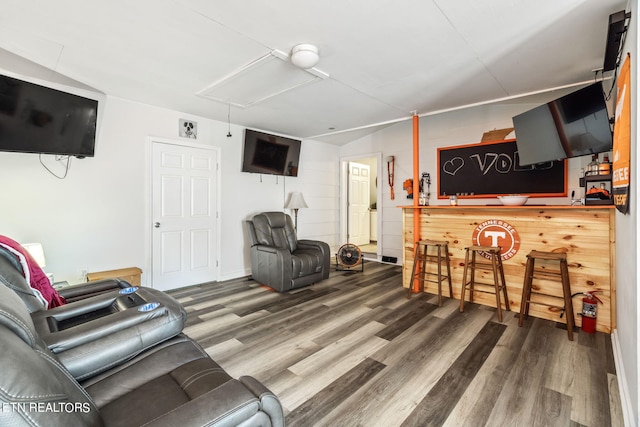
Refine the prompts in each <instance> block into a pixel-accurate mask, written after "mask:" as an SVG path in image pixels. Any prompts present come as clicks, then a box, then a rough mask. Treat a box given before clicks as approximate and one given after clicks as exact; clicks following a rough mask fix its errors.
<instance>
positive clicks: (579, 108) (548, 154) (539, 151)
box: [513, 82, 613, 166]
mask: <svg viewBox="0 0 640 427" xmlns="http://www.w3.org/2000/svg"><path fill="white" fill-rule="evenodd" d="M513 126H514V128H515V133H516V144H517V147H518V156H519V158H520V165H521V166H525V165H532V164H537V163H544V162H549V161H553V160H559V159H565V158H569V157H578V156H584V155H588V154H597V153H602V152H606V151H611V149H612V148H613V135H612V132H611V125H610V123H609V114H608V111H607V104H606V101H605V97H604V93H603V88H602V83H601V82H597V83H594V84H591V85H589V86H586V87H584V88H582V89H580V90H577V91H575V92H572V93H570V94H568V95H565V96H563V97H560V98H558V99H556V100H553V101H551V102H548V103H546V104H543V105H541V106H539V107H536V108H534V109H532V110H529V111H526V112H524V113H522V114H519V115H517V116H514V117H513Z"/></svg>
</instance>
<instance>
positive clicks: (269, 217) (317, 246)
mask: <svg viewBox="0 0 640 427" xmlns="http://www.w3.org/2000/svg"><path fill="white" fill-rule="evenodd" d="M246 224H247V229H248V234H249V241H250V243H251V249H250V252H251V275H252V276H253V279H254V280H255V281H256V282H258V283H261V284H263V285H267V286H269V287H271V288H273V289H275V290H276V291H278V292H286V291H288V290H291V289H294V288H299V287H301V286H306V285H310V284H312V283H317V282H319V281H321V280H323V279H326V278H328V277H329V264H330V259H331V255H330V253H329V251H330V249H329V245H328V244H326V243H325V242H321V241H318V240H306V239H301V240H298V238H297V236H296V230H295V227H294V226H293V221H292V220H291V217H290V216H289V215H287V214H285V213H283V212H264V213H261V214H258V215H255V216H254V217H253V218H252V219H251V220H249V221H246Z"/></svg>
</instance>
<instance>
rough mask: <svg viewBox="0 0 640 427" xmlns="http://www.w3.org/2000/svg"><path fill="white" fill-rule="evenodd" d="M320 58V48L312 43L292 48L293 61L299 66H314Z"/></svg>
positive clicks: (305, 67) (303, 67)
mask: <svg viewBox="0 0 640 427" xmlns="http://www.w3.org/2000/svg"><path fill="white" fill-rule="evenodd" d="M319 60H320V56H319V55H318V48H317V47H316V46H314V45H312V44H299V45H297V46H294V47H293V49H291V63H292V64H293V65H295V66H296V67H298V68H302V69H304V70H306V69H307V68H312V67H313V66H315V65H316V64H317V63H318V61H319Z"/></svg>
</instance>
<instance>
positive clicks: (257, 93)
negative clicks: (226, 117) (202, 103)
mask: <svg viewBox="0 0 640 427" xmlns="http://www.w3.org/2000/svg"><path fill="white" fill-rule="evenodd" d="M328 77H329V75H328V74H326V73H324V72H322V71H320V70H318V69H317V68H309V69H306V70H303V69H300V68H297V67H295V66H293V65H292V64H291V63H290V62H289V55H287V54H286V53H284V52H281V51H279V50H274V51H272V52H271V53H268V54H266V55H265V56H263V57H261V58H258V59H257V60H255V61H253V62H251V63H250V64H248V65H246V66H244V67H242V68H240V69H239V70H237V71H235V72H233V73H231V74H229V75H228V76H226V77H224V78H222V79H220V80H218V81H217V82H215V83H213V84H211V85H210V86H208V87H206V88H205V89H203V90H201V91H200V92H198V93H197V95H198V96H201V97H203V98H207V99H211V100H214V101H219V102H223V103H225V104H230V105H234V106H236V107H241V108H247V107H250V106H252V105H255V104H258V103H260V102H262V101H265V100H267V99H269V98H273V97H274V96H276V95H280V94H281V93H285V92H288V91H290V90H292V89H295V88H298V87H301V86H304V85H307V84H310V83H314V82H317V81H319V80H323V79H326V78H328Z"/></svg>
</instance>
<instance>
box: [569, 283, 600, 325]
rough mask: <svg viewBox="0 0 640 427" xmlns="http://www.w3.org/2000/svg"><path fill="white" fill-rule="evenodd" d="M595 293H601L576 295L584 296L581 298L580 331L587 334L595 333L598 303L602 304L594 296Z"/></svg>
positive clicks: (580, 293)
mask: <svg viewBox="0 0 640 427" xmlns="http://www.w3.org/2000/svg"><path fill="white" fill-rule="evenodd" d="M596 292H601V291H591V292H578V293H577V294H573V295H572V296H576V295H584V298H582V313H580V315H581V316H582V328H581V329H582V330H583V331H584V332H586V333H588V334H595V333H596V320H597V318H598V303H600V304H602V300H600V298H598V297H597V296H595V295H594V294H595V293H596Z"/></svg>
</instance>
